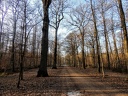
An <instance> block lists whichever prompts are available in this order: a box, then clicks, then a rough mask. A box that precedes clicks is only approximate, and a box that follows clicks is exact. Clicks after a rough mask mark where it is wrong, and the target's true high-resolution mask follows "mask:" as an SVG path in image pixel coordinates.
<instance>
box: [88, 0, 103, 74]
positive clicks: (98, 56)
mask: <svg viewBox="0 0 128 96" xmlns="http://www.w3.org/2000/svg"><path fill="white" fill-rule="evenodd" d="M90 2H91V10H92V16H93V23H94V36H95V40H96V52H97V60H98V72H101V70H100V49H99V39H98V30H97V21H96V13H95V9H94V6H93V4H92V0H90Z"/></svg>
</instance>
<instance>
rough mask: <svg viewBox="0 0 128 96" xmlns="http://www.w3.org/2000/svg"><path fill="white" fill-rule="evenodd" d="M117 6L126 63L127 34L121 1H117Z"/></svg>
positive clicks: (127, 55) (127, 50) (127, 52)
mask: <svg viewBox="0 0 128 96" xmlns="http://www.w3.org/2000/svg"><path fill="white" fill-rule="evenodd" d="M118 4H119V11H120V20H121V28H122V29H123V35H124V53H125V58H126V61H127V59H128V34H127V27H126V23H125V15H124V10H123V7H122V0H118ZM126 66H127V71H128V62H126Z"/></svg>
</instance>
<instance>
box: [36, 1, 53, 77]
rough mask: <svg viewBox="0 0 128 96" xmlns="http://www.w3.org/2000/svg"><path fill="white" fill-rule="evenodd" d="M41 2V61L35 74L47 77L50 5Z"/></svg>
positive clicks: (49, 2) (48, 2)
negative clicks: (42, 13)
mask: <svg viewBox="0 0 128 96" xmlns="http://www.w3.org/2000/svg"><path fill="white" fill-rule="evenodd" d="M42 2H43V12H44V19H43V28H42V32H43V36H42V44H41V60H40V66H39V70H38V73H37V77H47V76H48V72H47V56H48V29H49V14H48V9H49V5H50V4H51V0H42Z"/></svg>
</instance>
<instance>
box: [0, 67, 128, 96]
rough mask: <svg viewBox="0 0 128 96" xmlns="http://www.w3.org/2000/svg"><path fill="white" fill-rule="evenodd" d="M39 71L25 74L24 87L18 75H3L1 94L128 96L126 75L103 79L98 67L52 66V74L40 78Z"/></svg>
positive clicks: (0, 87) (27, 95) (17, 95)
mask: <svg viewBox="0 0 128 96" xmlns="http://www.w3.org/2000/svg"><path fill="white" fill-rule="evenodd" d="M36 72H37V69H33V70H30V71H27V72H25V73H24V80H23V81H22V82H21V87H20V89H17V88H16V83H17V80H18V74H13V75H9V76H2V77H0V96H128V82H127V81H126V80H125V77H126V74H125V75H122V74H119V73H113V72H108V75H107V77H106V78H104V79H102V77H101V74H98V73H97V72H96V69H89V68H88V69H85V70H84V69H78V68H73V67H60V68H58V69H57V70H56V69H48V72H49V75H50V77H45V78H44V77H40V78H37V77H36ZM109 74H110V75H109Z"/></svg>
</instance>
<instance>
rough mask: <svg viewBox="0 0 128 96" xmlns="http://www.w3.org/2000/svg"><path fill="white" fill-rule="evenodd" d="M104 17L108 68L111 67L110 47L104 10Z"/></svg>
mask: <svg viewBox="0 0 128 96" xmlns="http://www.w3.org/2000/svg"><path fill="white" fill-rule="evenodd" d="M102 18H103V25H104V36H105V45H106V59H107V65H108V69H110V57H109V48H108V32H107V28H106V21H105V16H104V12H103V10H102Z"/></svg>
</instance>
